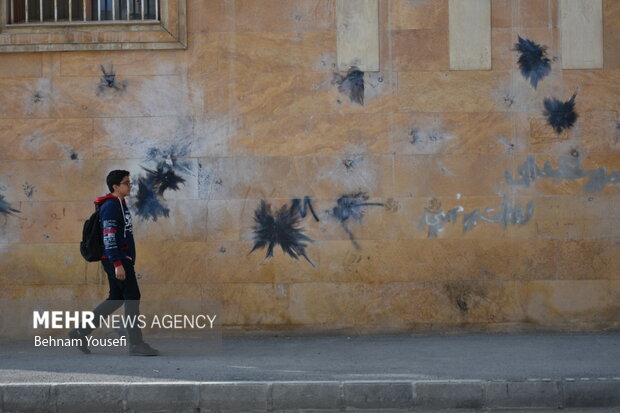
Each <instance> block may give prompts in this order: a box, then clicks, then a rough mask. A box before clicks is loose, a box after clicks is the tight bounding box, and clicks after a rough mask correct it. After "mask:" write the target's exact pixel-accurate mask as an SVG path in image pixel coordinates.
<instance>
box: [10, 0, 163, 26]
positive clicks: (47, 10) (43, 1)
mask: <svg viewBox="0 0 620 413" xmlns="http://www.w3.org/2000/svg"><path fill="white" fill-rule="evenodd" d="M8 6H9V13H8V24H9V25H38V24H45V25H48V24H58V25H66V24H72V23H102V22H115V23H123V22H129V23H132V24H136V23H140V22H149V23H150V22H155V21H159V19H160V13H159V0H9V2H8Z"/></svg>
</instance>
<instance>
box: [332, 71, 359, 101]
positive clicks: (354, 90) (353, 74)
mask: <svg viewBox="0 0 620 413" xmlns="http://www.w3.org/2000/svg"><path fill="white" fill-rule="evenodd" d="M334 83H336V84H337V85H338V91H339V92H340V93H343V94H345V95H347V96H349V99H350V100H351V102H355V103H359V104H360V105H362V106H364V72H362V71H360V70H359V69H357V68H351V70H349V72H348V73H347V75H346V76H341V75H339V74H337V73H336V74H334Z"/></svg>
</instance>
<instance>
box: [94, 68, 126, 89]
mask: <svg viewBox="0 0 620 413" xmlns="http://www.w3.org/2000/svg"><path fill="white" fill-rule="evenodd" d="M99 67H100V68H101V79H100V80H99V84H98V85H97V96H100V95H102V94H104V93H105V92H106V91H107V90H114V91H116V92H124V91H125V89H126V88H127V82H125V81H123V82H118V81H117V79H116V73H115V72H114V65H110V68H109V69H106V68H105V67H104V66H103V65H100V66H99Z"/></svg>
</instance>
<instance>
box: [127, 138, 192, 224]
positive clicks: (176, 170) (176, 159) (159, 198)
mask: <svg viewBox="0 0 620 413" xmlns="http://www.w3.org/2000/svg"><path fill="white" fill-rule="evenodd" d="M186 155H187V147H178V146H172V147H171V148H168V149H161V148H151V149H149V151H148V153H147V162H150V163H155V166H154V167H151V168H148V167H145V166H142V169H143V170H144V172H145V174H144V175H141V176H140V177H139V178H138V193H137V195H136V203H135V210H136V215H137V216H139V217H140V218H142V219H143V220H149V219H152V220H153V221H157V219H158V218H159V217H162V216H163V217H168V216H169V215H170V209H169V208H168V207H167V206H166V200H165V198H164V194H165V193H166V191H178V190H180V189H181V186H182V185H184V184H185V182H186V180H185V178H184V177H183V175H184V174H187V173H189V172H191V167H190V164H189V162H187V161H186V160H184V159H182V158H181V156H186Z"/></svg>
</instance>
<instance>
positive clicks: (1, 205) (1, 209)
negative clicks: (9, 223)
mask: <svg viewBox="0 0 620 413" xmlns="http://www.w3.org/2000/svg"><path fill="white" fill-rule="evenodd" d="M20 212H21V211H19V210H17V209H15V208H13V207H12V206H11V204H9V203H8V202H7V201H6V200H5V199H4V195H2V194H0V214H2V215H4V216H5V217H7V216H9V215H15V214H18V213H20Z"/></svg>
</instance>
